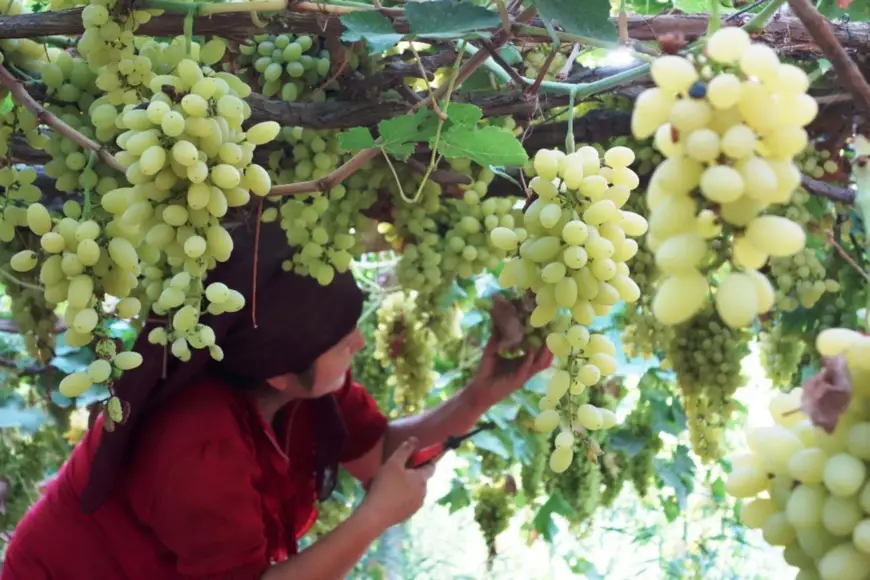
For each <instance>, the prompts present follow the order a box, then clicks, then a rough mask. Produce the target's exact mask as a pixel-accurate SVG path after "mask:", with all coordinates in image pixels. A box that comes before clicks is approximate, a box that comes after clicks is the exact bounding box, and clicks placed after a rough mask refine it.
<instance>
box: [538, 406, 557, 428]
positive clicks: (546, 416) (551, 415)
mask: <svg viewBox="0 0 870 580" xmlns="http://www.w3.org/2000/svg"><path fill="white" fill-rule="evenodd" d="M558 426H559V412H558V411H554V410H552V409H551V410H548V411H543V412H541V413H540V414H539V415H538V416H537V417H535V429H536V430H537V431H540V432H541V433H550V432H551V431H553V430H554V429H555V428H556V427H558Z"/></svg>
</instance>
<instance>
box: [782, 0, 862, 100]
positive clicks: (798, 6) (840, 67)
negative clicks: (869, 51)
mask: <svg viewBox="0 0 870 580" xmlns="http://www.w3.org/2000/svg"><path fill="white" fill-rule="evenodd" d="M788 4H789V6H791V9H792V11H793V12H794V13H795V14H796V15H797V17H798V18H799V19H800V21H801V22H803V25H804V27H805V28H806V29H807V31H809V33H810V35H811V36H812V37H813V40H815V43H816V44H817V45H818V46H819V48H821V50H822V52H823V53H824V54H825V56H827V57H828V60H830V61H831V65H833V67H834V70H835V71H836V72H837V77H838V78H839V79H840V83H842V84H843V85H844V86H845V87H846V88H847V89H848V90H849V91H850V92H851V93H852V94H853V95H854V97H855V104H856V105H857V106H858V107H860V108H861V109H863V111H864V113H868V114H870V85H868V84H867V81H866V80H864V77H863V75H861V71H860V70H858V66H857V65H856V64H855V63H854V62H853V61H852V59H850V58H849V55H847V54H846V51H845V49H843V47H842V46H841V45H840V42H839V41H838V40H837V37H836V35H835V34H834V32H833V30H831V27H830V26H829V25H828V21H827V20H826V19H825V17H824V16H822V15H821V14H820V13H819V11H818V10H816V9H815V7H814V6H813V5H812V3H811V2H810V0H788Z"/></svg>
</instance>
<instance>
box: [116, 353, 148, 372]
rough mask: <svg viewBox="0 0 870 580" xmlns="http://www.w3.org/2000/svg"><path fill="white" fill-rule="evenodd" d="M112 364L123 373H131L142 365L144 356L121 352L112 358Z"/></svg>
mask: <svg viewBox="0 0 870 580" xmlns="http://www.w3.org/2000/svg"><path fill="white" fill-rule="evenodd" d="M112 363H113V364H114V365H115V367H116V368H117V369H119V370H122V371H131V370H133V369H135V368H138V367H139V366H140V365H141V364H142V355H141V354H139V353H138V352H133V351H127V352H119V353H118V354H116V355H115V356H114V357H112Z"/></svg>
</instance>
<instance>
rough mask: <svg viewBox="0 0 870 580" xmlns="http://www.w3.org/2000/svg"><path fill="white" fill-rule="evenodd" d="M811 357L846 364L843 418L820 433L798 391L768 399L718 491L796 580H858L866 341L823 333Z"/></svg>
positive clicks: (866, 527) (864, 532)
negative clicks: (738, 506)
mask: <svg viewBox="0 0 870 580" xmlns="http://www.w3.org/2000/svg"><path fill="white" fill-rule="evenodd" d="M816 349H817V350H818V354H819V355H822V356H837V355H844V356H845V357H846V360H847V364H848V373H849V375H851V377H850V378H851V384H852V389H853V393H852V400H851V402H850V403H849V406H848V408H847V409H846V411H845V413H844V414H843V415H841V416H840V417H839V419H838V421H837V423H836V427H835V428H833V430H832V431H831V432H828V431H825V430H824V429H822V428H821V427H818V426H814V425H813V423H812V420H811V419H810V418H809V417H807V415H805V414H804V412H803V411H802V390H801V389H794V390H792V391H790V392H787V393H780V394H778V395H776V396H774V398H773V399H772V400H771V402H770V405H769V411H770V415H771V417H772V419H773V421H772V424H765V425H762V426H757V427H755V428H753V429H751V430H749V431H748V433H747V443H748V447H749V449H748V450H747V452H745V453H741V454H739V455H738V456H736V457H734V458H733V460H732V462H731V463H732V471H731V473H730V474H729V476H728V479H727V481H726V491H727V492H728V493H729V495H731V496H733V497H735V498H739V499H742V500H744V501H745V503H744V504H743V508H742V510H741V513H740V519H741V521H742V522H743V524H744V525H745V526H746V527H748V528H752V529H760V530H761V532H762V534H763V537H764V540H765V541H766V542H767V543H768V544H770V545H772V546H782V547H784V551H783V558H784V559H785V561H786V562H787V563H788V564H790V565H792V566H795V567H797V568H799V569H800V572H799V574H798V576H797V577H798V578H818V579H820V580H862V579H863V578H865V577H866V575H867V570H868V569H870V481H868V478H867V475H868V467H870V464H868V462H870V415H868V413H867V409H868V407H867V402H868V401H867V396H868V394H870V391H868V388H867V385H870V381H868V379H870V364H868V361H870V359H868V357H867V355H866V353H867V352H868V349H870V338H868V337H866V336H864V335H863V334H861V333H858V332H855V331H851V330H847V329H844V328H833V329H828V330H825V331H823V332H822V333H820V334H819V336H818V337H817V340H816ZM834 380H841V379H834Z"/></svg>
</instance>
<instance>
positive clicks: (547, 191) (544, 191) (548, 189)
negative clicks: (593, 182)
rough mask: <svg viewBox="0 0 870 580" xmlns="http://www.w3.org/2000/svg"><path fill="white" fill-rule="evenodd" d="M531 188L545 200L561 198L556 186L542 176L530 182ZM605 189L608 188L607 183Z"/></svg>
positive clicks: (537, 176)
mask: <svg viewBox="0 0 870 580" xmlns="http://www.w3.org/2000/svg"><path fill="white" fill-rule="evenodd" d="M529 187H530V188H531V190H532V191H534V192H535V193H537V194H538V196H539V197H540V198H541V199H543V200H550V199H555V198H557V197H558V196H559V189H558V188H557V187H556V186H555V184H553V182H552V181H547V180H546V179H543V178H542V177H541V176H540V175H536V176H535V177H533V178H532V180H531V181H530V182H529ZM605 187H607V184H606V183H605Z"/></svg>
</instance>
